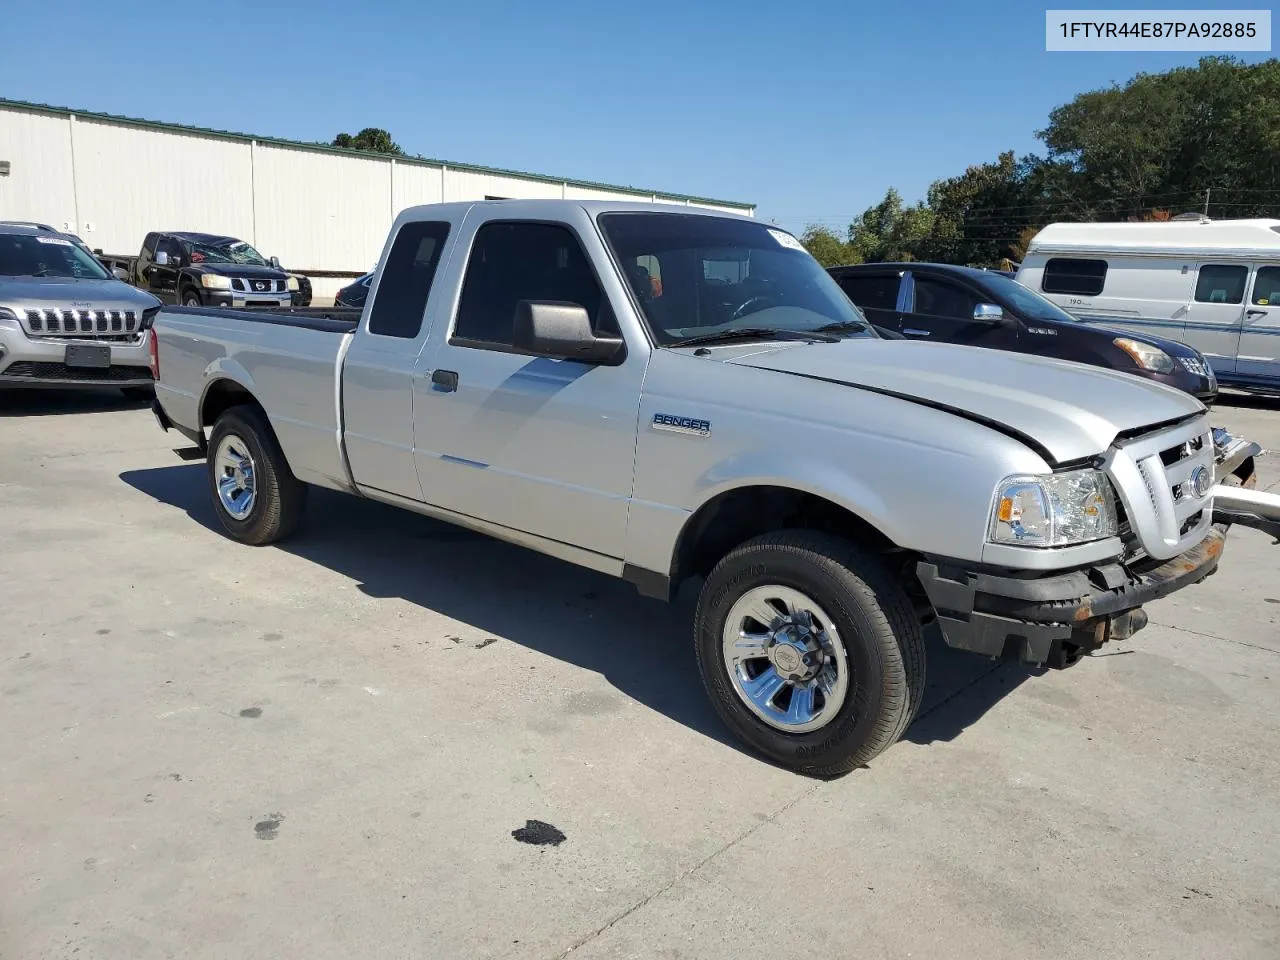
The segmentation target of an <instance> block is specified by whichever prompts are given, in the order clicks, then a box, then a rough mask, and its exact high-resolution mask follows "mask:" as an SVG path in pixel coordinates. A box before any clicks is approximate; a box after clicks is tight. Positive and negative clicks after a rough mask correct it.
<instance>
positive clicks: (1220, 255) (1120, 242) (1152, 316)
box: [1017, 219, 1280, 390]
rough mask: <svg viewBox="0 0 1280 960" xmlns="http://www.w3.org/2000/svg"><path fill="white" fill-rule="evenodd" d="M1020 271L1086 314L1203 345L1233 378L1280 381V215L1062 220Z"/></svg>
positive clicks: (1223, 374) (1240, 383) (1279, 384)
mask: <svg viewBox="0 0 1280 960" xmlns="http://www.w3.org/2000/svg"><path fill="white" fill-rule="evenodd" d="M1017 279H1018V281H1019V282H1021V283H1022V284H1024V285H1025V286H1028V287H1030V288H1031V289H1032V290H1038V291H1039V292H1040V293H1042V294H1044V295H1045V296H1046V297H1048V298H1049V299H1050V300H1052V301H1054V302H1055V303H1056V304H1058V305H1059V306H1060V307H1062V308H1063V309H1064V310H1066V311H1067V312H1068V313H1071V314H1073V315H1074V316H1076V317H1077V318H1078V319H1080V320H1082V321H1084V322H1086V323H1088V322H1095V323H1105V324H1106V325H1107V326H1109V327H1123V328H1127V329H1130V330H1134V331H1137V332H1143V331H1145V332H1148V333H1155V334H1159V335H1160V336H1164V337H1169V338H1171V339H1174V340H1181V341H1182V342H1183V343H1186V344H1189V345H1191V346H1193V347H1195V348H1196V349H1197V350H1199V351H1200V352H1201V353H1202V354H1204V355H1205V357H1207V358H1208V359H1209V362H1210V363H1211V364H1212V365H1213V369H1214V372H1215V373H1216V374H1217V375H1218V380H1219V381H1220V382H1221V383H1223V384H1224V385H1229V386H1236V387H1244V388H1248V389H1259V390H1280V220H1208V219H1201V220H1198V221H1195V220H1191V221H1173V222H1164V223H1055V224H1051V225H1049V226H1047V227H1045V228H1044V229H1043V230H1041V231H1040V233H1038V234H1037V235H1036V238H1035V239H1034V240H1032V241H1031V245H1030V247H1029V248H1028V250H1027V256H1026V257H1025V258H1024V259H1023V263H1022V266H1021V268H1020V269H1019V270H1018V274H1017Z"/></svg>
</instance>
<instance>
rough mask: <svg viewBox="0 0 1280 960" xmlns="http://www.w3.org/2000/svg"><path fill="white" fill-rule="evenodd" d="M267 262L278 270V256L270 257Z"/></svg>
mask: <svg viewBox="0 0 1280 960" xmlns="http://www.w3.org/2000/svg"><path fill="white" fill-rule="evenodd" d="M267 262H268V263H270V264H271V265H272V266H273V267H275V268H276V269H277V270H279V269H280V258H279V257H272V258H271V259H270V260H269V261H267Z"/></svg>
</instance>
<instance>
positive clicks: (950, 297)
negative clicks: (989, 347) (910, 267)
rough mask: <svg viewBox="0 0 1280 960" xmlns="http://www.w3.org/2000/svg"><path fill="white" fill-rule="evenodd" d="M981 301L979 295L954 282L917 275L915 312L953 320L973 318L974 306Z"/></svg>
mask: <svg viewBox="0 0 1280 960" xmlns="http://www.w3.org/2000/svg"><path fill="white" fill-rule="evenodd" d="M980 302H981V301H979V299H978V298H977V296H975V295H974V294H972V293H970V292H969V291H968V290H966V289H964V288H963V287H959V286H956V285H955V284H954V283H947V282H946V281H945V280H938V279H936V278H934V277H919V276H918V277H916V303H915V310H914V311H913V312H914V313H921V314H925V315H926V316H930V317H946V318H948V319H951V320H972V319H973V308H974V307H975V306H977V305H978V303H980Z"/></svg>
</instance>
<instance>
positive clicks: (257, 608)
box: [0, 393, 1280, 960]
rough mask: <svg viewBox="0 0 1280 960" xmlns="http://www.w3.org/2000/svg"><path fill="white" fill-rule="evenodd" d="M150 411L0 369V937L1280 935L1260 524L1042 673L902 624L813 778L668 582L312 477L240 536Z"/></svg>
mask: <svg viewBox="0 0 1280 960" xmlns="http://www.w3.org/2000/svg"><path fill="white" fill-rule="evenodd" d="M1215 419H1216V420H1217V421H1218V422H1222V423H1225V424H1226V425H1228V426H1229V427H1232V428H1235V429H1237V430H1239V431H1240V432H1242V433H1244V434H1246V435H1248V436H1251V437H1253V438H1256V439H1258V440H1260V441H1261V442H1263V443H1264V444H1265V445H1267V446H1268V447H1269V448H1271V449H1280V401H1258V400H1248V399H1242V400H1228V401H1226V402H1224V403H1223V404H1222V406H1221V407H1220V408H1219V409H1218V411H1217V415H1216V417H1215ZM175 443H176V438H174V437H173V436H172V435H164V434H161V433H160V432H159V430H158V429H157V428H156V427H155V425H154V422H153V421H152V419H151V417H150V414H149V413H148V412H147V411H145V410H143V409H140V408H138V407H131V406H128V405H126V404H124V403H122V402H119V401H116V400H114V399H106V400H102V399H94V398H93V397H91V396H90V397H86V396H85V395H75V396H68V395H52V394H34V393H28V394H0V583H2V584H3V587H2V588H0V596H2V597H3V610H4V629H3V637H4V642H3V644H0V849H2V850H3V851H4V856H3V857H0V891H3V893H2V894H0V957H4V958H15V960H16V958H27V957H58V958H64V957H72V956H74V957H76V958H77V960H85V958H99V957H102V958H108V957H110V958H114V957H129V958H136V960H149V958H153V957H154V958H159V957H173V956H190V957H202V958H203V957H228V958H231V957H235V958H243V957H246V956H255V957H263V958H277V957H307V958H328V957H334V958H339V957H342V958H346V957H351V956H367V957H440V958H464V957H465V958H471V957H484V958H488V957H521V958H524V957H527V958H552V957H563V956H566V955H568V956H573V957H583V958H587V957H590V958H623V957H646V958H647V957H662V958H699V960H704V958H705V960H711V958H726V960H727V958H734V960H738V958H743V957H771V958H779V960H782V958H792V957H795V958H800V957H806V958H810V957H816V956H827V957H853V956H866V957H876V958H885V957H905V956H913V955H914V956H937V957H948V958H951V957H955V958H960V957H983V958H1003V957H1010V958H1019V960H1022V958H1029V957H1053V958H1058V960H1061V958H1073V957H1117V956H1126V957H1129V956H1134V957H1136V956H1151V957H1161V958H1166V957H1189V958H1190V957H1196V958H1199V957H1204V956H1210V955H1211V956H1214V957H1215V958H1226V957H1257V958H1269V960H1274V958H1275V957H1276V956H1278V955H1280V813H1278V812H1277V809H1278V808H1277V804H1278V802H1280V737H1278V736H1277V734H1278V733H1280V717H1278V716H1277V708H1276V704H1277V690H1278V689H1280V546H1272V545H1271V544H1270V542H1269V541H1268V540H1267V538H1265V537H1263V536H1262V535H1260V534H1257V533H1255V532H1252V531H1236V532H1234V533H1233V534H1232V536H1231V538H1230V541H1229V544H1228V549H1227V553H1226V556H1225V559H1224V562H1223V565H1222V568H1221V571H1220V573H1219V574H1218V575H1217V576H1215V577H1213V578H1212V579H1211V580H1209V581H1208V582H1206V583H1205V584H1203V585H1201V586H1199V587H1196V588H1193V589H1191V590H1188V591H1186V592H1184V593H1183V594H1182V595H1180V596H1178V597H1174V598H1170V599H1169V600H1166V601H1162V602H1160V603H1158V604H1155V605H1153V606H1152V607H1151V608H1150V613H1151V617H1152V626H1150V627H1149V628H1148V629H1147V630H1145V631H1143V632H1142V633H1140V634H1139V635H1138V636H1137V637H1135V638H1134V639H1133V640H1132V641H1130V642H1126V643H1122V644H1115V645H1113V646H1112V647H1110V648H1108V649H1107V650H1105V651H1104V653H1103V655H1100V656H1096V657H1094V658H1091V659H1089V660H1087V661H1085V662H1084V663H1082V664H1080V665H1079V666H1077V667H1075V668H1073V669H1071V670H1068V671H1065V672H1054V673H1046V674H1043V675H1037V676H1032V675H1030V674H1029V673H1028V672H1026V671H1024V670H1021V669H1019V668H1017V667H1013V666H1002V667H993V666H992V665H991V664H989V663H987V662H986V661H982V660H979V659H976V658H972V657H967V656H963V655H956V654H951V653H950V652H949V651H947V650H946V649H944V648H942V647H941V646H939V645H938V644H937V643H936V642H935V643H934V644H933V645H932V646H931V649H930V656H931V658H932V659H931V661H930V681H929V701H928V703H927V704H926V710H925V712H924V714H923V715H922V717H921V718H920V719H919V720H918V721H917V723H916V724H915V725H914V726H913V727H912V728H911V730H910V731H909V732H908V735H907V738H906V739H905V740H904V741H903V742H902V743H901V744H899V745H897V746H896V747H894V748H893V749H892V750H890V751H889V752H888V753H886V754H885V755H884V756H883V757H881V758H880V759H879V760H877V761H876V762H875V763H873V764H872V765H871V767H870V768H869V769H865V770H860V771H857V772H855V773H854V774H852V775H851V776H848V777H846V778H843V779H841V780H838V781H833V782H825V783H821V782H814V781H810V780H805V779H802V778H799V777H796V776H793V775H791V774H788V773H785V772H783V771H781V770H778V769H775V768H773V767H771V766H769V765H767V764H765V763H762V762H761V761H759V760H758V759H756V758H754V757H751V756H748V755H746V754H744V753H743V752H741V751H740V750H739V749H738V748H737V747H736V746H735V745H733V744H732V743H730V742H729V741H728V740H727V737H726V735H725V733H724V731H723V730H722V729H721V728H720V726H719V724H718V723H717V721H716V719H715V717H714V715H713V714H712V712H711V710H710V708H709V707H708V705H707V704H706V702H705V699H704V696H703V694H702V691H701V688H700V686H699V683H698V680H697V677H696V673H695V669H694V664H693V657H692V652H691V650H690V645H689V626H688V615H689V602H688V598H685V600H684V601H683V602H682V603H681V604H677V605H674V606H671V607H668V606H665V605H662V604H659V603H656V602H652V601H647V600H644V599H641V598H639V597H638V596H636V595H635V594H634V592H633V591H632V590H631V588H630V587H627V586H625V585H623V584H621V583H617V582H614V581H611V580H610V579H608V578H605V577H602V576H598V575H595V574H592V573H590V572H586V571H582V570H579V569H576V568H574V567H570V566H567V565H564V564H561V563H558V562H556V561H552V560H549V559H545V558H541V557H538V556H536V555H533V554H530V553H527V552H524V551H521V550H519V549H516V548H514V547H509V546H506V545H503V544H499V543H495V542H492V541H488V540H485V539H484V538H481V537H478V536H473V535H471V534H469V533H465V532H462V531H458V530H455V529H452V528H449V527H446V526H444V525H441V524H438V523H434V522H432V521H428V520H426V519H424V518H418V517H414V516H412V515H409V514H405V513H402V512H399V511H395V510H390V509H384V508H382V507H380V506H377V505H374V504H369V503H365V502H360V501H355V500H352V499H350V498H344V497H341V496H339V495H332V494H325V493H323V492H318V493H317V495H316V496H314V498H313V499H312V501H311V504H310V506H309V511H308V519H307V522H306V526H305V528H304V530H303V531H302V533H301V534H300V535H299V536H298V537H297V539H295V540H293V541H291V542H289V543H288V544H285V545H282V546H280V547H272V548H263V549H254V548H247V547H242V546H239V545H236V544H234V543H232V542H231V541H229V540H227V539H225V538H224V537H222V536H221V535H219V534H218V533H217V532H215V531H214V529H213V525H214V519H213V515H212V512H211V508H210V507H209V505H208V502H207V494H206V492H205V487H204V481H203V476H202V469H203V465H202V464H201V463H194V462H184V461H183V460H181V459H179V458H178V457H176V456H175V455H174V453H173V452H172V449H171V448H172V446H173V445H174V444H175ZM1263 471H1264V472H1263V483H1262V486H1265V487H1272V488H1275V489H1280V457H1277V456H1276V455H1274V454H1270V455H1268V456H1267V457H1266V458H1264V461H1263ZM528 820H538V821H543V822H545V823H548V824H551V825H553V826H554V827H555V828H557V829H558V830H560V831H562V832H563V834H564V835H565V837H566V839H565V840H564V841H563V842H562V843H560V844H558V845H546V846H534V845H529V844H524V843H519V842H517V841H516V840H515V839H513V837H512V831H513V830H517V829H518V828H521V827H524V826H525V825H526V821H528Z"/></svg>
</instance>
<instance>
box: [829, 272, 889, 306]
mask: <svg viewBox="0 0 1280 960" xmlns="http://www.w3.org/2000/svg"><path fill="white" fill-rule="evenodd" d="M836 282H837V283H839V284H840V289H841V290H843V291H844V292H845V293H846V294H848V296H849V299H850V300H852V301H853V302H854V303H856V304H857V305H858V306H860V307H862V308H863V309H864V310H894V309H896V308H897V306H898V285H899V283H900V278H899V277H898V275H897V274H896V273H895V274H886V275H884V276H878V277H877V276H866V275H862V274H850V275H846V276H843V277H838V278H837V279H836Z"/></svg>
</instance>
